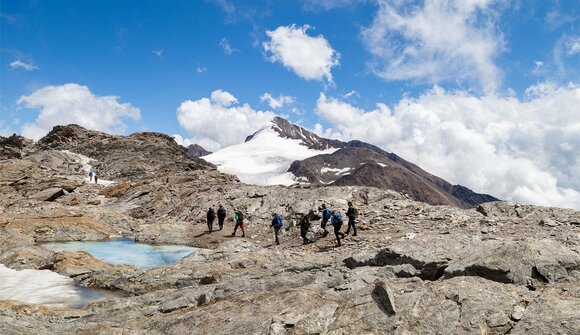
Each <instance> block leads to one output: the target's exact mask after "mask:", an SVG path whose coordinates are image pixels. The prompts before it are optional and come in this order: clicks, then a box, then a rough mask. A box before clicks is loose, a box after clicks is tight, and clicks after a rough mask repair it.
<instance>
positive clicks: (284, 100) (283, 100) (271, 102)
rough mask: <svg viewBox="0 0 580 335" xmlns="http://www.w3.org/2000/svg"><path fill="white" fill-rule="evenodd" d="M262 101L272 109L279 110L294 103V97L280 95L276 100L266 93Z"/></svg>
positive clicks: (261, 98)
mask: <svg viewBox="0 0 580 335" xmlns="http://www.w3.org/2000/svg"><path fill="white" fill-rule="evenodd" d="M260 101H262V102H265V103H267V104H268V106H270V108H272V109H278V108H282V107H284V106H285V105H289V104H292V103H294V97H291V96H288V95H282V94H280V95H279V96H278V97H277V98H274V97H273V96H272V95H271V94H270V93H268V92H266V93H264V94H262V96H261V97H260Z"/></svg>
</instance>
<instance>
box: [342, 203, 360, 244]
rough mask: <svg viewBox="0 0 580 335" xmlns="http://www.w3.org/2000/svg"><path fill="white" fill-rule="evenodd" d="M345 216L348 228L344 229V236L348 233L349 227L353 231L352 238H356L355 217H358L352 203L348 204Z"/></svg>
mask: <svg viewBox="0 0 580 335" xmlns="http://www.w3.org/2000/svg"><path fill="white" fill-rule="evenodd" d="M346 216H347V217H348V227H347V228H346V232H345V233H346V235H348V232H349V231H350V227H352V230H353V231H354V232H353V234H352V236H356V221H355V220H356V217H357V216H358V209H357V208H355V207H354V206H353V205H352V201H349V202H348V210H347V211H346Z"/></svg>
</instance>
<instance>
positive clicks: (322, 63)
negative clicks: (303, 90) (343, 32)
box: [263, 24, 340, 82]
mask: <svg viewBox="0 0 580 335" xmlns="http://www.w3.org/2000/svg"><path fill="white" fill-rule="evenodd" d="M308 28H309V26H308V25H304V26H302V27H296V25H294V24H293V25H291V26H287V27H286V26H281V27H278V28H276V30H274V31H267V32H266V34H267V35H268V37H269V38H270V41H268V42H264V43H263V47H264V50H265V51H266V52H269V53H271V54H270V56H269V57H268V59H269V60H270V61H271V62H272V63H276V62H279V63H281V64H282V65H284V66H285V67H286V68H288V69H290V70H292V71H293V72H294V73H296V74H297V75H298V76H300V77H302V78H304V79H306V80H320V81H322V80H324V79H326V80H327V81H328V82H332V72H331V70H332V68H333V67H334V66H337V65H339V58H340V54H339V53H338V52H336V51H335V50H334V49H332V47H331V46H330V43H328V41H327V40H326V39H325V38H324V36H322V35H318V36H315V37H312V36H308V35H307V34H306V31H307V30H308Z"/></svg>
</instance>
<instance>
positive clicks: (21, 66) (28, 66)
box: [9, 60, 38, 71]
mask: <svg viewBox="0 0 580 335" xmlns="http://www.w3.org/2000/svg"><path fill="white" fill-rule="evenodd" d="M9 66H10V68H11V69H13V70H15V69H23V70H26V71H32V70H38V67H37V66H35V65H34V64H30V63H25V62H23V61H20V60H15V61H13V62H12V63H10V65H9Z"/></svg>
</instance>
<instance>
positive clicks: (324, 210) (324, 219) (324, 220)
mask: <svg viewBox="0 0 580 335" xmlns="http://www.w3.org/2000/svg"><path fill="white" fill-rule="evenodd" d="M328 220H330V209H329V208H326V205H325V204H322V222H321V223H320V227H321V228H322V229H323V230H324V233H322V237H325V236H326V235H328V230H326V224H327V223H328Z"/></svg>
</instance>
